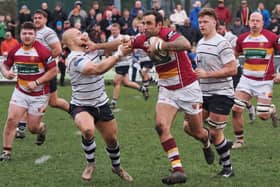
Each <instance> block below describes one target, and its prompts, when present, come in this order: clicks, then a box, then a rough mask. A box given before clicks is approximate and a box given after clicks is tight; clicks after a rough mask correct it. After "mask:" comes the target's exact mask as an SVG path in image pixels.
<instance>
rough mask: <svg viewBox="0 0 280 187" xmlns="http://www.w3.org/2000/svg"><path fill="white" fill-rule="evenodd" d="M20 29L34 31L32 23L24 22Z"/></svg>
mask: <svg viewBox="0 0 280 187" xmlns="http://www.w3.org/2000/svg"><path fill="white" fill-rule="evenodd" d="M21 29H29V30H34V31H35V30H36V28H35V25H34V23H32V22H31V21H26V22H24V23H23V24H22V25H21Z"/></svg>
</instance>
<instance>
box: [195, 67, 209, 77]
mask: <svg viewBox="0 0 280 187" xmlns="http://www.w3.org/2000/svg"><path fill="white" fill-rule="evenodd" d="M195 74H196V76H197V77H198V78H207V77H208V73H207V71H205V70H204V69H202V68H196V69H195Z"/></svg>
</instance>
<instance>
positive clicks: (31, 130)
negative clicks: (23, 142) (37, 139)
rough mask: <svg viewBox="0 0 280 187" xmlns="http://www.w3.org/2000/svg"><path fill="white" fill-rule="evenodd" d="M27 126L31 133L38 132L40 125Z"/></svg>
mask: <svg viewBox="0 0 280 187" xmlns="http://www.w3.org/2000/svg"><path fill="white" fill-rule="evenodd" d="M27 128H28V130H29V132H30V133H31V134H38V131H39V128H38V127H36V126H32V125H28V126H27Z"/></svg>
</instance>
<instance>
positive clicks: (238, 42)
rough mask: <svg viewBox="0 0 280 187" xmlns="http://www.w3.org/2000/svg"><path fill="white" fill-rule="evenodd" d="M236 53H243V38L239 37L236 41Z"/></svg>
mask: <svg viewBox="0 0 280 187" xmlns="http://www.w3.org/2000/svg"><path fill="white" fill-rule="evenodd" d="M234 49H235V51H236V52H238V53H242V52H243V50H242V38H241V37H238V38H237V40H236V46H235V48H234Z"/></svg>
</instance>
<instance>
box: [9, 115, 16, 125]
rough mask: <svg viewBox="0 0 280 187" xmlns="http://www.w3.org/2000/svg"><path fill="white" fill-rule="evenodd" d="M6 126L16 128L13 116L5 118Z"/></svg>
mask: <svg viewBox="0 0 280 187" xmlns="http://www.w3.org/2000/svg"><path fill="white" fill-rule="evenodd" d="M7 124H8V125H13V126H16V125H17V121H16V119H15V116H10V115H9V116H8V118H7Z"/></svg>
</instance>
